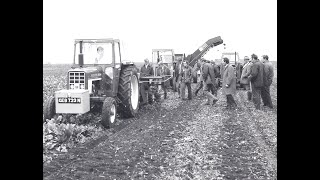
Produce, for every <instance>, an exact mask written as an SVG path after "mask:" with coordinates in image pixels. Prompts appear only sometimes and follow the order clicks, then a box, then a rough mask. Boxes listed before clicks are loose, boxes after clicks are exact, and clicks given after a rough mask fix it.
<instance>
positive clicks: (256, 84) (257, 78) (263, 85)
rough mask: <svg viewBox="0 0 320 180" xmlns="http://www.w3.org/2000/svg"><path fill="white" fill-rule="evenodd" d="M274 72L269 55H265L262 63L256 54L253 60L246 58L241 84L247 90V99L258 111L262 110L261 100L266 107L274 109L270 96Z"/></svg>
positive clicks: (252, 57) (253, 55)
mask: <svg viewBox="0 0 320 180" xmlns="http://www.w3.org/2000/svg"><path fill="white" fill-rule="evenodd" d="M273 71H274V70H273V66H272V64H271V62H269V57H268V56H267V55H263V56H262V60H261V61H260V60H259V59H258V56H257V55H255V54H252V55H251V60H250V59H249V58H248V57H245V58H244V65H243V69H242V74H241V79H240V83H241V84H242V85H243V87H244V88H245V90H247V98H248V100H249V101H251V100H252V101H253V103H254V106H255V108H256V109H260V108H261V107H260V105H261V99H262V101H263V105H264V106H267V107H269V108H271V109H272V108H273V104H272V100H271V95H270V86H271V84H272V81H273V76H274V72H273Z"/></svg>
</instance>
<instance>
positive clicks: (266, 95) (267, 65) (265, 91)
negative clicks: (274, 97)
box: [261, 55, 274, 109]
mask: <svg viewBox="0 0 320 180" xmlns="http://www.w3.org/2000/svg"><path fill="white" fill-rule="evenodd" d="M262 63H263V65H264V76H263V77H264V79H263V82H264V84H263V87H262V89H261V97H262V101H263V104H264V105H263V106H268V107H269V108H271V109H272V108H273V105H272V101H271V96H270V86H271V84H272V80H273V75H274V73H273V66H272V64H271V62H269V57H268V56H267V55H263V56H262Z"/></svg>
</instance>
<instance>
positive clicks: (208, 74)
mask: <svg viewBox="0 0 320 180" xmlns="http://www.w3.org/2000/svg"><path fill="white" fill-rule="evenodd" d="M203 61H204V64H203V65H202V79H203V86H204V88H203V90H204V92H205V94H206V96H207V102H206V103H205V105H214V104H215V103H216V102H217V101H218V99H217V98H216V97H215V96H214V95H213V94H215V91H216V85H215V84H216V80H215V72H214V68H213V66H212V64H211V63H210V61H208V60H206V59H204V60H203Z"/></svg>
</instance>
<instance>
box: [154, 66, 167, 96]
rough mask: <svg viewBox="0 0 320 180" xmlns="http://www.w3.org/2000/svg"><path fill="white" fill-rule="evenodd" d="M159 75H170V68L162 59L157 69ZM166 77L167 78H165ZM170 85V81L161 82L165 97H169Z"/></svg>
mask: <svg viewBox="0 0 320 180" xmlns="http://www.w3.org/2000/svg"><path fill="white" fill-rule="evenodd" d="M157 75H159V76H168V75H170V69H169V68H168V66H167V65H166V64H163V62H162V61H160V62H159V68H158V69H157ZM165 79H166V78H165ZM169 86H170V81H169V80H167V81H166V82H162V83H161V88H162V90H163V92H164V99H167V88H168V87H169Z"/></svg>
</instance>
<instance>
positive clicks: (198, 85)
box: [194, 59, 204, 96]
mask: <svg viewBox="0 0 320 180" xmlns="http://www.w3.org/2000/svg"><path fill="white" fill-rule="evenodd" d="M199 61H200V62H198V63H197V70H200V80H199V82H198V83H197V86H196V90H195V91H194V95H195V96H197V95H198V92H199V91H200V89H201V88H203V78H202V65H203V64H204V61H203V59H200V60H199Z"/></svg>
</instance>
